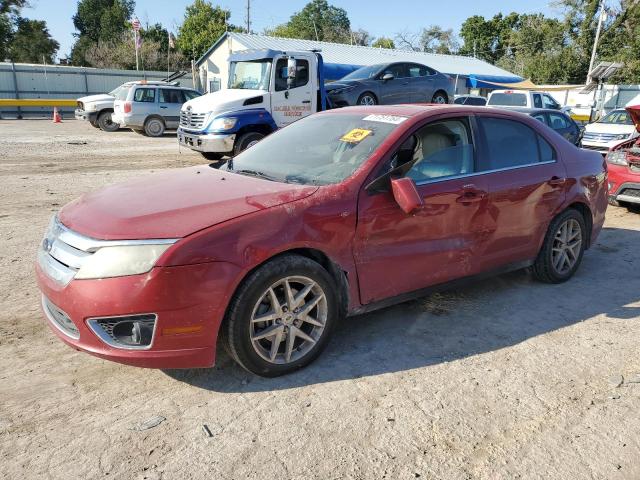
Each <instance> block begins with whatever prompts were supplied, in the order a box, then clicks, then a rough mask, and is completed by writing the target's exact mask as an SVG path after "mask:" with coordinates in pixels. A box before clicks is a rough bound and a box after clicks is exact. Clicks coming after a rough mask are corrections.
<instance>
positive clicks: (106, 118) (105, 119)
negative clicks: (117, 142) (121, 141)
mask: <svg viewBox="0 0 640 480" xmlns="http://www.w3.org/2000/svg"><path fill="white" fill-rule="evenodd" d="M111 113H112V112H102V113H101V114H100V115H98V126H99V127H100V130H102V131H103V132H115V131H117V130H118V129H119V128H120V125H118V124H117V123H114V122H113V121H112V120H111Z"/></svg>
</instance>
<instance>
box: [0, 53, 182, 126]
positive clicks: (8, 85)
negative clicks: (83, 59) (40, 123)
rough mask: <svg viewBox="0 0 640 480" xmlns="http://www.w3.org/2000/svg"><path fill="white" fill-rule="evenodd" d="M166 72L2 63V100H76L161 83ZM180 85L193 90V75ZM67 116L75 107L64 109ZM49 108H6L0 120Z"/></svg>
mask: <svg viewBox="0 0 640 480" xmlns="http://www.w3.org/2000/svg"><path fill="white" fill-rule="evenodd" d="M166 77H167V72H157V71H151V72H142V71H139V72H138V71H136V70H108V69H97V68H85V67H67V66H61V65H31V64H26V63H0V98H11V99H14V98H17V99H28V98H64V99H69V98H72V99H75V98H79V97H84V96H86V95H95V94H100V93H107V92H110V91H111V90H113V89H114V88H116V87H117V86H119V85H122V84H123V83H124V82H129V81H132V80H144V79H146V80H162V79H164V78H166ZM178 81H179V82H180V84H181V85H183V86H187V87H192V86H193V81H192V78H191V74H188V75H186V76H184V77H182V78H180V79H179V80H178ZM61 111H63V112H64V113H65V116H69V114H72V113H73V108H69V107H67V108H64V109H61ZM50 114H51V109H50V108H46V107H33V108H32V107H29V108H24V107H22V108H16V107H11V108H4V109H0V117H2V118H11V117H17V116H18V115H22V116H24V117H36V116H48V115H50Z"/></svg>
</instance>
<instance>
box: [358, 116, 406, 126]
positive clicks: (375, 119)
mask: <svg viewBox="0 0 640 480" xmlns="http://www.w3.org/2000/svg"><path fill="white" fill-rule="evenodd" d="M406 119H407V117H400V116H397V115H368V116H366V117H364V118H363V120H368V121H370V122H382V123H393V124H394V125H399V124H401V123H402V122H404V121H405V120H406Z"/></svg>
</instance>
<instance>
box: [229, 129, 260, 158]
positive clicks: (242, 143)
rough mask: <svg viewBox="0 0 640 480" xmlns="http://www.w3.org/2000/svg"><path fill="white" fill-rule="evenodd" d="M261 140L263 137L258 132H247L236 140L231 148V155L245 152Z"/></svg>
mask: <svg viewBox="0 0 640 480" xmlns="http://www.w3.org/2000/svg"><path fill="white" fill-rule="evenodd" d="M263 138H264V135H263V134H262V133H258V132H248V133H244V134H242V135H240V136H239V137H238V138H237V139H236V143H235V145H234V146H233V154H234V155H238V154H239V153H240V152H242V151H244V150H246V149H247V148H249V147H253V146H254V145H255V144H256V143H258V142H259V141H260V140H262V139H263Z"/></svg>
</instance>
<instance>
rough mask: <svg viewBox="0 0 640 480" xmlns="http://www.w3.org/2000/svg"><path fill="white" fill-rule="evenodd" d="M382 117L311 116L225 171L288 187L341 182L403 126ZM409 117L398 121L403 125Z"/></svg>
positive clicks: (244, 154) (238, 158)
mask: <svg viewBox="0 0 640 480" xmlns="http://www.w3.org/2000/svg"><path fill="white" fill-rule="evenodd" d="M372 117H373V119H371V118H372ZM367 118H369V119H367ZM380 118H381V117H380V116H373V115H371V116H368V115H367V114H364V115H363V114H328V115H324V114H321V115H314V116H310V117H307V118H304V119H302V120H298V121H297V122H295V123H292V124H291V125H289V126H287V127H286V128H283V129H282V130H278V131H277V132H275V133H273V134H271V135H269V136H268V137H267V138H265V139H264V140H262V141H260V142H259V143H257V144H256V145H254V146H252V147H251V148H249V149H247V150H245V151H244V152H242V153H241V154H240V155H238V156H236V157H235V158H233V159H232V160H230V161H229V162H227V163H226V164H225V165H223V166H222V167H221V169H222V170H228V171H236V172H237V173H242V171H243V170H244V171H245V173H246V174H247V175H255V176H261V177H266V178H269V179H272V180H275V181H279V182H287V183H301V184H305V185H328V184H332V183H339V182H341V181H342V180H344V179H345V178H347V177H349V176H350V175H351V174H353V173H354V172H355V171H356V170H357V169H358V167H360V165H362V164H363V163H364V162H365V161H366V160H367V159H368V158H369V157H370V156H371V154H372V153H373V152H374V151H375V150H376V149H377V148H378V147H379V146H380V144H381V143H382V142H383V141H384V140H385V138H387V137H388V136H389V134H390V133H391V132H392V131H393V130H394V129H395V128H397V127H398V125H397V124H394V123H388V121H385V120H386V119H384V118H383V119H382V120H383V121H379V120H380ZM403 118H404V117H394V119H392V120H394V121H398V122H402V120H403Z"/></svg>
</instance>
